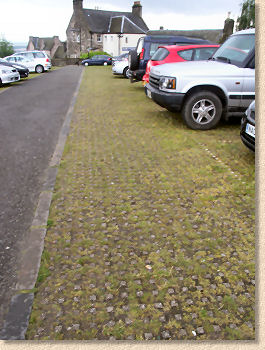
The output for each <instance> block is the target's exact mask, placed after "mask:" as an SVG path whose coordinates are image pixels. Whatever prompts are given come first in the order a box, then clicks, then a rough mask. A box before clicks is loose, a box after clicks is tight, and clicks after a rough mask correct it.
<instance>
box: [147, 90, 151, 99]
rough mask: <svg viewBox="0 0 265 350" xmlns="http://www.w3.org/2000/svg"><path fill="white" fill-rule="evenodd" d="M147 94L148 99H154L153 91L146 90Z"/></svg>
mask: <svg viewBox="0 0 265 350" xmlns="http://www.w3.org/2000/svg"><path fill="white" fill-rule="evenodd" d="M146 93H147V97H149V98H152V93H151V91H149V90H148V89H147V90H146Z"/></svg>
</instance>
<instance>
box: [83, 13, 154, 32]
mask: <svg viewBox="0 0 265 350" xmlns="http://www.w3.org/2000/svg"><path fill="white" fill-rule="evenodd" d="M84 14H85V16H86V18H87V23H88V26H89V29H90V31H91V32H93V33H102V34H103V33H104V34H105V33H128V34H130V33H132V34H143V33H145V32H146V31H147V30H148V27H147V25H146V24H145V22H144V20H143V19H142V18H141V17H138V16H136V15H133V14H132V13H131V12H118V11H103V10H92V9H84Z"/></svg>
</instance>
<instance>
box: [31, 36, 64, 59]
mask: <svg viewBox="0 0 265 350" xmlns="http://www.w3.org/2000/svg"><path fill="white" fill-rule="evenodd" d="M27 50H28V51H31V50H41V51H45V52H46V53H47V54H48V55H50V57H51V58H65V57H66V43H65V42H62V41H60V39H59V37H58V36H54V37H52V38H39V37H37V36H30V37H29V42H28V45H27Z"/></svg>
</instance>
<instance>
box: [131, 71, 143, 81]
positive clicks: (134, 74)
mask: <svg viewBox="0 0 265 350" xmlns="http://www.w3.org/2000/svg"><path fill="white" fill-rule="evenodd" d="M144 74H145V70H144V69H137V70H130V80H131V83H134V82H136V81H142V79H143V76H144Z"/></svg>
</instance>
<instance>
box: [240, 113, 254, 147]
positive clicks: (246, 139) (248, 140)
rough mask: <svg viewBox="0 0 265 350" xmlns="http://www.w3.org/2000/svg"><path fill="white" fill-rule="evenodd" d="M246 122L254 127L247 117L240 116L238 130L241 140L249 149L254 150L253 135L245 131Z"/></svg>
mask: <svg viewBox="0 0 265 350" xmlns="http://www.w3.org/2000/svg"><path fill="white" fill-rule="evenodd" d="M247 124H250V125H252V126H254V127H255V125H253V124H252V123H251V122H249V120H248V119H247V118H242V121H241V130H240V137H241V140H242V142H243V143H244V145H245V146H247V147H248V148H249V149H251V151H254V152H255V137H253V136H252V135H249V133H247V132H246V126H247Z"/></svg>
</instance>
